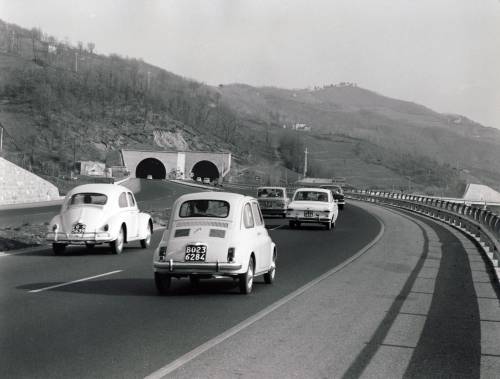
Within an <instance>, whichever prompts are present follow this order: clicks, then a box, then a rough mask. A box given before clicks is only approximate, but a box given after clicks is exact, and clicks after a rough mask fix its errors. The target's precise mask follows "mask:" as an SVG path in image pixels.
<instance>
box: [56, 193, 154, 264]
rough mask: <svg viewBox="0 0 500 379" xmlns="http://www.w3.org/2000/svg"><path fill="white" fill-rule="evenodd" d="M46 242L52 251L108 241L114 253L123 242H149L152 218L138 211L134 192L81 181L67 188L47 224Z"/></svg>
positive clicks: (57, 253) (142, 245) (61, 250)
mask: <svg viewBox="0 0 500 379" xmlns="http://www.w3.org/2000/svg"><path fill="white" fill-rule="evenodd" d="M48 228H49V230H48V233H47V241H50V242H52V248H53V251H54V254H56V255H59V254H62V253H64V251H65V249H66V246H68V245H86V246H87V248H88V249H92V248H93V247H94V246H95V245H98V244H103V243H109V245H110V247H111V251H112V252H113V253H114V254H120V253H121V252H122V251H123V246H124V244H125V243H128V242H132V241H140V244H141V247H142V248H144V249H145V248H148V247H149V245H150V243H151V234H152V232H153V221H152V219H151V216H150V215H149V214H147V213H143V212H140V211H139V208H138V206H137V202H136V200H135V197H134V194H133V193H132V191H130V190H129V189H128V188H126V187H123V186H120V185H116V184H84V185H81V186H77V187H75V188H73V189H72V190H70V191H69V192H68V194H67V195H66V197H65V199H64V201H63V204H62V206H61V211H60V213H59V214H58V215H57V216H55V217H54V218H53V219H52V220H51V221H50V224H49V226H48Z"/></svg>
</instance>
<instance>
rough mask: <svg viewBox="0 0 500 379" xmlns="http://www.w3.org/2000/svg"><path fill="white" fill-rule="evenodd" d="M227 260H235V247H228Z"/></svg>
mask: <svg viewBox="0 0 500 379" xmlns="http://www.w3.org/2000/svg"><path fill="white" fill-rule="evenodd" d="M227 261H228V262H233V261H234V247H230V248H229V249H227Z"/></svg>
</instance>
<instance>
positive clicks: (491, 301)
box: [0, 183, 500, 378]
mask: <svg viewBox="0 0 500 379" xmlns="http://www.w3.org/2000/svg"><path fill="white" fill-rule="evenodd" d="M186 191H192V189H187V188H186V187H183V186H171V185H168V186H167V188H166V187H165V185H164V184H158V183H156V184H155V183H151V185H150V184H146V187H143V192H142V194H140V195H139V196H138V198H139V200H140V201H141V204H142V205H143V206H146V207H154V208H158V207H164V208H168V206H169V202H171V201H172V199H173V198H175V197H176V196H178V195H179V194H180V193H183V192H186ZM160 192H161V194H159V193H160ZM380 220H381V221H382V223H383V226H384V227H383V228H382V226H381V224H380ZM266 224H267V226H268V228H269V232H270V234H271V236H272V238H273V239H274V240H275V242H276V243H277V245H278V254H279V260H278V271H277V280H276V282H275V284H273V285H272V286H268V285H265V284H264V283H263V281H262V280H259V281H258V283H256V285H255V288H254V292H253V293H252V294H251V295H250V296H242V295H240V294H239V293H238V289H237V287H236V285H235V283H234V282H233V281H232V280H230V279H223V280H219V281H202V284H201V286H200V287H199V288H194V289H193V288H191V287H190V286H189V284H188V283H189V282H188V281H187V280H178V281H177V280H176V281H174V284H173V291H172V294H171V295H170V296H166V297H160V296H157V295H156V291H155V288H154V283H153V280H152V269H151V256H152V249H149V250H141V249H140V248H139V246H138V244H137V245H132V246H129V247H128V248H127V249H125V252H124V254H122V255H121V256H113V255H110V254H108V250H107V249H106V248H96V249H95V251H94V252H92V253H88V252H87V251H86V250H84V249H81V248H74V249H71V250H70V254H69V255H67V256H62V257H55V256H53V255H52V253H51V251H49V250H43V251H38V252H32V253H25V254H19V255H12V256H4V257H0V309H2V312H0V351H1V354H0V377H8V378H22V377H26V378H31V377H40V378H45V377H47V378H67V377H72V378H73V377H74V378H94V377H106V378H137V377H145V376H147V375H151V377H152V378H157V377H162V376H163V374H165V373H168V376H169V377H170V376H171V377H176V378H177V377H179V378H184V377H185V378H193V377H217V378H225V377H228V378H232V377H235V376H243V377H250V378H252V377H259V378H262V377H269V378H273V377H276V378H282V377H336V378H337V377H338V378H356V377H361V376H362V377H370V378H371V377H380V378H393V377H394V378H399V377H407V378H417V377H467V378H479V377H495V375H496V374H497V373H498V372H500V346H498V345H499V344H498V341H499V340H500V327H499V325H500V308H499V307H498V304H499V303H498V301H499V299H500V292H499V291H498V290H497V289H495V287H493V286H492V282H491V281H492V277H491V276H490V273H489V271H488V269H487V266H486V265H485V262H484V261H483V259H482V257H481V256H480V255H479V253H478V250H477V247H476V246H475V244H474V243H473V242H471V241H470V240H468V239H467V238H466V237H464V236H463V235H461V234H460V233H459V232H457V231H455V230H453V229H452V228H450V227H447V226H443V225H442V224H440V223H436V222H434V221H431V220H429V219H426V218H424V217H421V216H415V215H413V214H410V213H407V212H401V211H395V210H388V209H384V208H381V207H378V206H374V205H370V204H363V203H356V205H353V204H349V205H348V207H347V208H346V210H345V211H344V212H342V213H341V216H340V219H339V222H338V224H337V227H336V228H335V229H334V230H333V231H325V230H324V229H323V228H319V227H314V226H310V227H304V228H302V229H301V230H290V229H288V227H287V225H286V223H285V221H284V220H283V219H278V218H274V219H267V221H266ZM381 230H383V234H382V235H380V232H381ZM160 234H161V232H156V233H155V235H154V239H153V246H155V245H156V244H157V243H158V240H159V238H160ZM378 237H380V239H377V243H376V244H375V245H373V246H371V247H370V248H369V249H368V250H367V251H366V252H365V253H364V254H362V255H360V256H358V255H357V253H358V252H359V251H360V249H362V248H363V247H364V246H366V245H367V244H369V243H370V241H373V240H374V239H376V238H378ZM352 258H355V259H352ZM345 262H349V264H347V265H346V264H345ZM327 272H328V273H329V275H328V276H327V277H324V273H327ZM322 275H323V277H322ZM318 278H321V279H322V280H321V281H319V282H318V281H317V279H318ZM311 281H313V284H314V285H312V286H308V287H306V288H305V289H304V290H303V291H301V293H297V292H296V291H297V289H299V288H304V287H303V286H304V285H305V284H307V283H311ZM294 293H295V294H296V296H295V295H294V297H293V298H290V294H294ZM284 300H286V301H284ZM277 305H279V307H278V306H277ZM266 310H271V311H266ZM261 311H263V312H265V313H262V312H261ZM259 312H260V313H259ZM235 326H236V327H237V328H238V329H231V328H233V327H235ZM231 330H233V332H231ZM221 336H222V337H221ZM204 344H205V345H204ZM200 346H206V347H207V348H204V349H201V350H200V348H199V347H200ZM172 362H177V363H178V364H176V365H175V367H174V368H173V369H172V366H171V364H172Z"/></svg>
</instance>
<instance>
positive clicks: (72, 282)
mask: <svg viewBox="0 0 500 379" xmlns="http://www.w3.org/2000/svg"><path fill="white" fill-rule="evenodd" d="M122 271H123V270H116V271H110V272H106V273H104V274H99V275H94V276H89V277H88V278H83V279H77V280H72V281H71V282H66V283H61V284H55V285H53V286H49V287H44V288H39V289H37V290H31V291H28V292H31V293H38V292H42V291H47V290H51V289H53V288H57V287H63V286H69V285H70V284H74V283H80V282H84V281H86V280H91V279H95V278H100V277H102V276H107V275H113V274H117V273H119V272H122Z"/></svg>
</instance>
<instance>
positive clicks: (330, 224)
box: [325, 220, 332, 230]
mask: <svg viewBox="0 0 500 379" xmlns="http://www.w3.org/2000/svg"><path fill="white" fill-rule="evenodd" d="M325 229H326V230H332V221H331V220H330V221H328V222H327V223H326V224H325Z"/></svg>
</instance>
